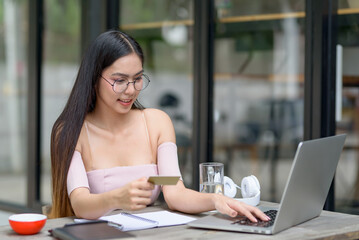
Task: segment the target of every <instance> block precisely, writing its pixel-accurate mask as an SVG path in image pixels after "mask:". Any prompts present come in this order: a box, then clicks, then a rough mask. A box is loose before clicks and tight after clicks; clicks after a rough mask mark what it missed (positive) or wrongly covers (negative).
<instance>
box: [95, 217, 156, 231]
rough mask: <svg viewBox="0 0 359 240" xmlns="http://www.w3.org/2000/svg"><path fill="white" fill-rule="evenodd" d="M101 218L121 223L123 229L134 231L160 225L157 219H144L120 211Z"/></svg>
mask: <svg viewBox="0 0 359 240" xmlns="http://www.w3.org/2000/svg"><path fill="white" fill-rule="evenodd" d="M100 219H101V220H107V221H109V222H112V223H116V224H121V225H122V229H121V230H122V231H133V230H141V229H148V228H154V227H157V226H158V222H157V221H153V220H150V219H142V218H141V217H137V216H134V215H132V214H128V213H119V214H115V215H110V216H103V217H100Z"/></svg>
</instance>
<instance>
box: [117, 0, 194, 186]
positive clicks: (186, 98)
mask: <svg viewBox="0 0 359 240" xmlns="http://www.w3.org/2000/svg"><path fill="white" fill-rule="evenodd" d="M192 26H193V1H191V0H174V1H167V0H122V1H121V6H120V29H121V30H123V31H125V32H127V33H129V34H130V35H131V36H133V37H134V38H135V39H136V40H137V41H138V42H139V43H140V45H141V46H142V48H143V50H144V54H145V66H144V69H145V72H146V73H147V74H148V75H149V76H150V78H151V83H150V85H149V87H148V88H147V89H146V90H144V91H143V92H141V94H140V97H139V99H140V102H141V103H142V104H143V105H144V106H145V107H149V108H158V109H161V110H163V111H165V112H167V114H168V115H169V116H170V117H171V119H172V121H173V124H174V128H175V131H176V141H177V146H178V153H179V162H180V168H181V172H182V174H183V178H184V182H185V184H186V185H187V186H190V184H191V181H192V180H191V177H192V175H191V172H192V171H191V158H190V157H191V152H190V145H191V138H192V134H191V133H192V111H193V109H192V105H193V100H192V95H193V78H192V71H193V70H192V65H193V61H192V59H193V52H192V45H193V39H192V36H193V32H192Z"/></svg>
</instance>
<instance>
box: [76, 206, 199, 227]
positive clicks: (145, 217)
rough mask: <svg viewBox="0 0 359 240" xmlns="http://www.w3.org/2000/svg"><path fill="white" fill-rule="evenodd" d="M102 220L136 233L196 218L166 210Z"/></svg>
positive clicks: (107, 217) (121, 215)
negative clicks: (136, 231)
mask: <svg viewBox="0 0 359 240" xmlns="http://www.w3.org/2000/svg"><path fill="white" fill-rule="evenodd" d="M99 219H100V220H106V221H108V222H111V223H115V224H117V225H119V226H120V227H119V228H120V229H121V230H122V231H134V230H142V229H148V228H155V227H166V226H175V225H182V224H187V223H189V222H191V221H194V220H196V218H193V217H188V216H184V215H181V214H177V213H173V212H169V211H166V210H163V211H157V212H148V213H140V214H130V213H126V212H121V213H118V214H114V215H109V216H103V217H100V218H99ZM84 221H86V219H75V222H84Z"/></svg>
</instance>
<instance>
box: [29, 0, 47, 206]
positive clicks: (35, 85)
mask: <svg viewBox="0 0 359 240" xmlns="http://www.w3.org/2000/svg"><path fill="white" fill-rule="evenodd" d="M43 8H44V2H43V0H30V1H29V47H28V92H27V97H28V105H27V110H28V113H27V116H28V121H27V122H28V126H27V130H28V133H27V134H28V136H27V206H28V207H29V208H32V209H37V210H38V209H40V208H41V202H40V177H41V68H42V53H43V51H42V49H43V48H42V46H43V37H42V36H43V21H44V11H43Z"/></svg>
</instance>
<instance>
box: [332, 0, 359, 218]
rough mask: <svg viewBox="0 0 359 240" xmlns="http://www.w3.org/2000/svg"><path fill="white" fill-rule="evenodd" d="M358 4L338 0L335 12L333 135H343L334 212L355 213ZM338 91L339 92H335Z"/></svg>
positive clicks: (358, 191)
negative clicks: (335, 45) (336, 27)
mask: <svg viewBox="0 0 359 240" xmlns="http://www.w3.org/2000/svg"><path fill="white" fill-rule="evenodd" d="M358 24H359V1H355V0H354V1H353V0H340V1H339V10H338V30H337V31H338V47H337V59H338V61H337V63H338V64H337V65H338V66H337V73H338V77H337V81H338V80H339V84H340V82H341V83H342V84H341V85H339V86H338V85H337V87H339V88H341V89H342V90H341V95H340V94H339V95H337V97H338V98H339V100H341V101H340V102H339V103H338V105H337V110H338V114H337V133H338V134H339V133H347V134H348V135H347V139H346V141H345V146H344V150H343V152H342V155H341V159H340V161H339V165H338V169H337V172H336V181H335V184H336V185H335V196H336V210H337V211H341V212H349V213H355V214H359V166H358V163H359V151H358V150H359V69H358V64H357V62H358V60H357V59H358V58H359V29H358ZM339 91H340V89H339Z"/></svg>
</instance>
